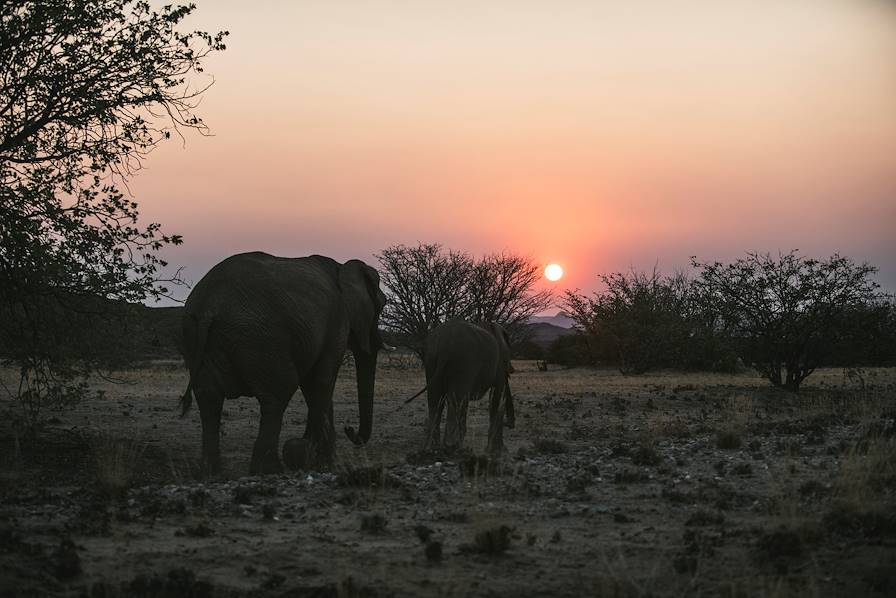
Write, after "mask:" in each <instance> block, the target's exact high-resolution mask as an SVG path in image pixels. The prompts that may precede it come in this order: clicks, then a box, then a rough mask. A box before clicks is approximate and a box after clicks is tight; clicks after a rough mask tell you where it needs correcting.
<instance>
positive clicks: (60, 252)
mask: <svg viewBox="0 0 896 598" xmlns="http://www.w3.org/2000/svg"><path fill="white" fill-rule="evenodd" d="M194 8H195V6H194V5H187V6H164V7H162V8H160V9H159V10H154V9H151V8H150V6H149V4H148V3H146V2H142V1H138V2H134V1H133V0H39V1H24V2H18V3H14V2H4V3H2V4H0V350H2V352H3V357H5V358H6V359H7V361H8V362H12V363H14V364H16V365H17V366H18V367H19V368H20V372H21V378H20V384H19V388H18V390H17V391H12V392H11V394H13V395H14V396H16V397H17V398H19V399H20V400H23V399H24V400H27V401H30V402H37V404H38V405H39V404H40V403H41V401H50V402H54V401H55V402H65V401H67V400H75V399H77V397H78V396H79V395H80V394H81V393H83V391H84V389H85V385H84V380H83V377H84V375H86V373H87V372H89V371H91V369H92V368H93V367H95V365H96V359H95V358H96V357H97V356H98V354H93V353H92V352H91V349H93V348H100V347H102V345H103V343H102V342H101V341H99V342H98V339H97V334H95V333H96V332H97V329H96V322H97V321H98V320H97V318H98V317H100V316H104V315H105V314H106V313H107V312H108V309H109V308H110V306H120V305H122V304H124V303H126V302H135V301H141V300H144V299H145V298H146V297H147V296H155V297H158V296H161V295H164V294H166V293H167V289H166V288H165V286H164V284H163V283H164V282H165V281H164V280H163V275H162V271H163V269H164V268H165V266H166V265H167V264H166V263H165V262H164V260H162V259H161V258H160V257H159V256H158V253H157V252H158V250H160V249H162V248H163V247H164V246H165V245H168V244H178V243H180V242H181V238H180V237H179V236H178V235H168V234H163V233H162V232H161V228H160V225H159V224H157V223H151V224H149V225H147V226H145V227H144V226H139V225H138V224H137V220H138V216H139V213H138V209H137V207H138V206H137V203H136V202H135V201H133V200H132V199H130V198H129V197H127V196H126V195H125V194H124V193H123V192H122V191H121V190H120V187H121V186H122V185H123V183H124V182H126V180H127V179H128V177H129V176H131V175H132V174H134V173H135V172H136V171H137V170H139V169H140V167H141V165H142V161H143V160H144V159H145V158H146V156H147V155H148V153H149V152H150V151H151V150H152V149H153V147H155V146H156V145H157V144H158V143H159V142H160V141H161V140H163V139H167V138H169V137H170V136H171V133H172V132H175V133H178V134H179V133H180V131H181V130H184V129H194V130H198V131H199V132H200V133H205V132H206V128H205V125H204V123H203V122H202V120H201V119H200V118H199V117H198V116H196V114H195V113H194V109H195V107H196V105H197V102H198V99H199V97H200V96H201V94H202V93H203V92H204V91H205V90H206V89H207V88H208V85H210V83H209V84H206V85H203V86H199V87H195V86H194V85H193V84H192V83H191V81H190V80H189V78H188V77H189V76H190V75H191V74H194V73H200V72H202V61H203V59H204V58H205V57H206V56H208V54H209V53H211V52H213V51H217V50H223V49H224V43H223V40H224V37H225V36H226V35H227V33H226V32H220V33H217V34H214V35H212V34H209V33H204V32H194V33H183V32H181V31H179V30H178V27H179V26H180V25H181V24H182V21H183V20H184V19H185V18H186V17H187V15H189V14H190V13H191V12H192V11H193V10H194Z"/></svg>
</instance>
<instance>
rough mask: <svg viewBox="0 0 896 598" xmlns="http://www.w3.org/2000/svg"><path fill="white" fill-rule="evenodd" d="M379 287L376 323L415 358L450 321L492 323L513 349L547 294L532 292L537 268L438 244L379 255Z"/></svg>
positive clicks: (526, 261)
mask: <svg viewBox="0 0 896 598" xmlns="http://www.w3.org/2000/svg"><path fill="white" fill-rule="evenodd" d="M377 259H378V260H379V262H380V276H381V284H382V286H383V288H384V289H385V291H386V295H387V298H388V301H387V303H386V307H385V309H384V310H383V315H382V317H381V323H382V325H383V327H384V328H386V330H387V331H389V332H391V333H393V334H395V335H397V336H396V337H393V338H397V339H400V342H401V343H402V344H404V345H406V346H408V347H410V348H412V349H413V350H414V351H416V352H417V353H418V354H421V352H422V350H423V341H424V339H425V338H426V335H427V334H428V333H429V331H430V330H432V329H433V328H435V327H436V326H438V325H439V324H442V323H443V322H446V321H448V320H451V319H453V318H459V319H463V320H467V321H470V322H497V323H499V324H501V325H502V326H503V327H504V329H505V330H507V332H508V334H509V335H510V337H511V341H512V342H514V343H516V342H519V341H522V340H525V337H526V326H525V325H526V323H527V322H528V320H529V318H530V317H531V316H533V315H535V314H537V313H539V312H541V311H544V310H545V309H546V308H547V307H549V306H550V304H551V295H550V293H549V292H548V291H537V292H536V291H534V290H533V288H534V286H535V283H536V282H538V281H539V280H540V278H541V267H540V266H539V265H538V264H536V263H535V262H533V261H532V260H530V259H528V258H525V257H522V256H518V255H513V254H509V253H502V254H491V255H486V256H483V257H481V258H478V259H476V258H473V257H472V256H470V255H469V254H467V253H464V252H460V251H454V250H450V249H447V250H446V249H443V248H442V246H441V245H438V244H424V243H421V244H419V245H417V246H416V247H409V246H407V245H393V246H391V247H387V248H386V249H384V250H383V251H382V252H381V253H380V254H379V255H378V256H377Z"/></svg>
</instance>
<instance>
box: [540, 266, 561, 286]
mask: <svg viewBox="0 0 896 598" xmlns="http://www.w3.org/2000/svg"><path fill="white" fill-rule="evenodd" d="M544 277H545V278H547V279H548V280H550V281H551V282H556V281H558V280H560V279H561V278H563V268H562V267H561V266H560V264H548V265H547V267H546V268H545V269H544Z"/></svg>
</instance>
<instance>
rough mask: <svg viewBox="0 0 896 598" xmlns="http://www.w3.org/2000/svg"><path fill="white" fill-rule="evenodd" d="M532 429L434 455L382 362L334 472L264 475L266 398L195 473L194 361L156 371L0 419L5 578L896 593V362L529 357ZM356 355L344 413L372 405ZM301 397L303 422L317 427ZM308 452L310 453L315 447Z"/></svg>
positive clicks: (468, 589)
mask: <svg viewBox="0 0 896 598" xmlns="http://www.w3.org/2000/svg"><path fill="white" fill-rule="evenodd" d="M514 365H515V368H516V373H515V374H514V380H513V386H514V390H515V395H516V400H517V422H516V428H515V429H513V430H506V431H505V435H504V436H505V443H506V445H507V451H506V453H505V454H503V455H500V456H492V455H489V456H486V455H484V454H483V451H484V450H485V447H486V440H487V429H488V414H487V406H486V405H485V404H484V403H473V404H471V406H470V412H469V417H468V432H467V440H466V450H465V451H463V452H459V453H457V454H453V455H445V454H433V453H423V452H421V448H422V445H423V433H424V424H425V417H426V415H425V411H426V407H425V402H418V403H411V404H408V405H405V404H404V402H403V399H404V398H406V397H408V396H411V395H412V394H413V393H414V392H416V391H417V390H419V388H421V387H422V385H423V382H424V380H423V373H422V371H420V370H419V369H415V368H413V367H404V368H390V367H387V366H386V365H385V364H384V367H382V368H381V370H380V372H379V373H378V378H377V402H376V405H375V414H374V418H375V419H374V431H373V437H372V439H371V442H370V443H369V444H368V445H367V446H364V447H355V446H354V445H352V444H351V443H350V442H349V441H348V440H347V439H345V438H340V439H339V441H338V444H337V455H336V461H335V463H334V465H333V467H332V469H331V470H329V471H299V472H296V473H290V474H284V475H276V476H266V477H246V476H245V473H246V472H247V471H248V467H249V455H250V454H251V448H252V442H253V441H254V437H255V434H256V431H257V425H258V407H257V404H256V402H255V401H254V399H239V400H234V401H229V402H228V403H227V404H226V405H225V412H224V416H223V433H222V457H223V467H224V471H223V473H222V474H221V476H219V477H217V478H214V479H202V478H200V477H198V472H199V468H198V462H197V459H198V455H199V449H200V432H199V418H198V413H195V412H194V413H191V414H189V415H188V416H187V417H186V418H183V419H181V418H179V417H178V412H177V401H178V397H179V395H180V393H181V392H182V391H183V388H184V387H185V385H186V384H185V383H186V380H185V373H184V372H183V371H182V370H180V369H177V368H172V367H169V366H168V365H166V367H155V366H153V365H152V364H148V365H147V367H145V368H143V369H140V370H135V371H131V372H124V373H122V375H121V376H122V377H124V378H125V379H126V380H127V384H125V385H112V384H109V383H107V382H97V384H96V385H97V387H98V388H99V389H102V390H104V391H105V399H103V400H99V399H94V400H91V401H89V402H86V403H84V404H82V405H80V406H78V408H77V409H75V410H74V411H72V412H68V413H65V414H61V415H60V416H59V419H58V420H57V423H55V424H54V425H53V426H51V427H50V428H49V429H48V430H47V431H46V432H45V433H44V434H43V435H42V437H41V438H40V439H39V441H38V442H36V443H21V442H20V443H19V444H18V449H17V448H16V446H17V445H16V442H15V440H14V439H13V438H12V436H11V433H10V432H9V431H8V430H2V429H0V446H2V448H3V452H2V453H0V465H2V468H0V498H2V504H0V570H2V572H3V574H2V575H0V596H7V595H9V596H21V595H26V596H27V595H35V596H37V595H48V594H49V595H56V596H89V597H93V596H97V597H99V596H103V597H107V596H242V595H251V596H419V595H438V596H503V595H514V596H516V595H519V596H530V595H554V596H582V595H613V596H647V595H651V596H681V595H696V594H702V595H728V596H748V595H797V596H801V595H805V596H810V595H811V596H818V595H821V596H851V595H868V596H874V595H881V596H883V595H887V593H888V592H889V593H891V592H892V591H893V588H894V586H893V583H892V579H893V578H894V575H893V573H894V572H896V550H894V548H896V519H894V517H893V515H892V513H893V512H894V509H893V506H894V504H896V500H894V490H893V488H894V484H893V480H894V479H896V478H894V474H896V468H894V457H893V455H894V454H896V451H894V450H893V444H892V443H893V442H894V440H893V438H894V434H893V430H894V426H893V414H894V412H896V411H894V408H893V407H894V401H896V390H894V389H896V385H894V384H893V381H894V380H896V371H893V370H879V371H878V372H877V375H876V377H875V383H874V384H872V385H866V387H865V388H864V389H854V388H851V387H848V386H846V385H845V383H844V382H843V378H842V372H840V371H839V370H829V371H819V372H816V373H815V374H813V376H812V377H811V378H809V380H808V381H807V385H806V388H805V390H804V392H802V393H801V394H800V395H798V396H797V395H792V394H788V393H782V392H777V391H774V390H771V389H768V388H767V387H766V385H765V382H764V381H763V380H761V379H759V378H757V377H754V376H750V375H737V376H723V375H715V374H712V375H710V374H707V375H697V374H694V375H682V374H677V373H660V374H655V375H647V376H637V377H623V376H620V375H618V374H617V373H616V372H613V371H609V370H595V369H576V370H549V371H538V369H537V367H536V364H535V363H534V362H517V363H515V364H514ZM353 377H354V375H353V372H352V371H350V368H348V367H346V368H344V371H343V372H342V373H341V374H340V377H339V380H338V382H337V388H336V404H335V417H336V420H337V428H338V429H341V427H342V425H353V424H356V423H357V412H356V401H355V397H354V389H353V383H354V380H353ZM304 422H305V408H304V404H303V401H302V398H301V396H300V395H298V396H296V397H295V398H294V399H293V402H292V403H291V405H290V407H289V409H288V410H287V414H286V418H285V421H284V431H283V435H282V438H283V439H284V440H287V439H290V438H295V437H301V436H302V434H303V432H304ZM301 448H302V447H301V446H299V447H297V448H296V451H297V452H296V453H295V454H294V455H293V457H292V461H291V462H293V463H296V464H298V465H301V464H302V463H303V462H304V456H303V454H302V453H301Z"/></svg>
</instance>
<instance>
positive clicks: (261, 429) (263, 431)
mask: <svg viewBox="0 0 896 598" xmlns="http://www.w3.org/2000/svg"><path fill="white" fill-rule="evenodd" d="M287 403H289V400H288V399H287V400H283V399H276V398H272V397H259V399H258V404H259V407H260V408H261V423H260V424H259V426H258V438H256V439H255V446H254V447H253V448H252V461H251V463H250V464H249V473H250V474H252V475H257V474H265V473H281V472H282V471H283V466H282V465H281V464H280V457H279V455H278V454H277V447H278V446H279V445H280V428H281V426H282V425H283V412H284V411H285V410H286V405H287Z"/></svg>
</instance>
